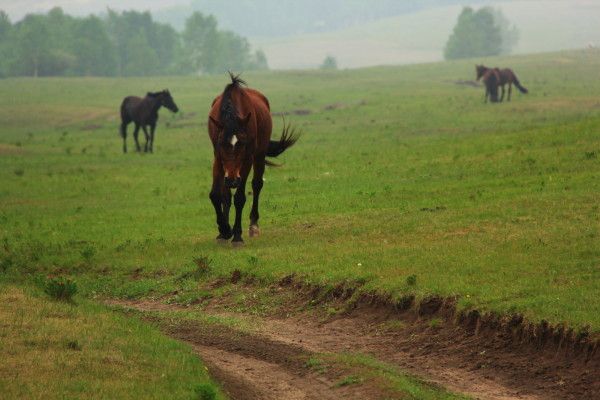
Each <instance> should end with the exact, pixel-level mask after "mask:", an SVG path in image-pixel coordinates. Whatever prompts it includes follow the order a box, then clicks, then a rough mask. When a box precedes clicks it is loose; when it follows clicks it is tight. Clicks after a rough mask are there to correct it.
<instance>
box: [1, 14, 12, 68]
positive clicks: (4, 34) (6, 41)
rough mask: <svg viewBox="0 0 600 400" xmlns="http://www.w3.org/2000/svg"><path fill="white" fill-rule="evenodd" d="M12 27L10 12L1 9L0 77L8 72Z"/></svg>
mask: <svg viewBox="0 0 600 400" xmlns="http://www.w3.org/2000/svg"><path fill="white" fill-rule="evenodd" d="M12 28H13V27H12V24H11V22H10V18H9V17H8V14H6V13H5V12H4V11H2V10H0V78H3V77H5V76H6V75H7V74H8V65H9V61H8V60H9V58H10V36H11V34H12V31H13V29H12Z"/></svg>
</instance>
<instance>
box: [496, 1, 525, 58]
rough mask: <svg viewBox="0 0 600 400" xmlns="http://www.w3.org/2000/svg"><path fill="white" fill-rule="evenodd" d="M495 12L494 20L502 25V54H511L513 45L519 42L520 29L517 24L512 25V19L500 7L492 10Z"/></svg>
mask: <svg viewBox="0 0 600 400" xmlns="http://www.w3.org/2000/svg"><path fill="white" fill-rule="evenodd" d="M492 12H493V13H494V21H496V25H498V26H499V27H500V35H501V36H502V48H501V49H500V54H510V53H511V51H512V49H513V47H515V46H516V45H517V43H518V42H519V30H518V29H517V27H516V26H515V25H511V24H510V21H509V20H508V18H506V16H505V15H504V13H503V12H502V10H500V9H499V8H497V9H494V10H492Z"/></svg>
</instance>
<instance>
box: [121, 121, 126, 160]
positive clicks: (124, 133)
mask: <svg viewBox="0 0 600 400" xmlns="http://www.w3.org/2000/svg"><path fill="white" fill-rule="evenodd" d="M127 125H128V122H125V121H123V122H121V137H122V138H123V153H127Z"/></svg>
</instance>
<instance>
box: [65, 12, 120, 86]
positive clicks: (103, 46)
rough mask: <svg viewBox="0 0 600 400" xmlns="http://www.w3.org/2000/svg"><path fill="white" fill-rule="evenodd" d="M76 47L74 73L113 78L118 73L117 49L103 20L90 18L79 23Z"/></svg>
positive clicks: (76, 31) (76, 30)
mask: <svg viewBox="0 0 600 400" xmlns="http://www.w3.org/2000/svg"><path fill="white" fill-rule="evenodd" d="M75 33H76V35H77V41H76V42H75V45H74V52H75V57H76V59H77V61H76V67H75V71H74V73H75V74H77V75H85V76H111V75H114V74H115V73H116V69H117V62H116V48H115V47H114V45H113V43H112V42H111V41H110V38H109V37H108V33H107V31H106V28H105V26H104V23H103V22H102V20H101V19H100V18H98V17H95V16H89V17H87V18H85V19H82V20H81V21H79V22H78V24H77V28H76V29H75Z"/></svg>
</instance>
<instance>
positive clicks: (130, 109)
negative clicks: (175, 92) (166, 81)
mask: <svg viewBox="0 0 600 400" xmlns="http://www.w3.org/2000/svg"><path fill="white" fill-rule="evenodd" d="M163 106H164V107H166V108H168V109H169V110H171V111H172V112H174V113H176V112H177V111H179V108H178V107H177V104H175V101H173V97H171V93H170V92H169V90H167V89H165V90H163V91H162V92H155V93H151V92H148V93H147V94H146V97H144V98H141V97H136V96H128V97H125V98H124V99H123V102H122V103H121V137H122V138H123V153H127V125H129V123H131V122H132V121H133V123H134V124H135V130H134V131H133V138H134V139H135V148H136V151H138V152H139V151H140V143H139V142H138V132H139V130H140V127H141V128H142V129H143V131H144V135H145V136H146V144H145V146H144V151H145V152H146V153H147V152H148V151H149V152H150V153H152V152H153V148H154V130H155V129H156V121H158V110H159V109H160V108H161V107H163ZM148 127H150V134H148Z"/></svg>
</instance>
